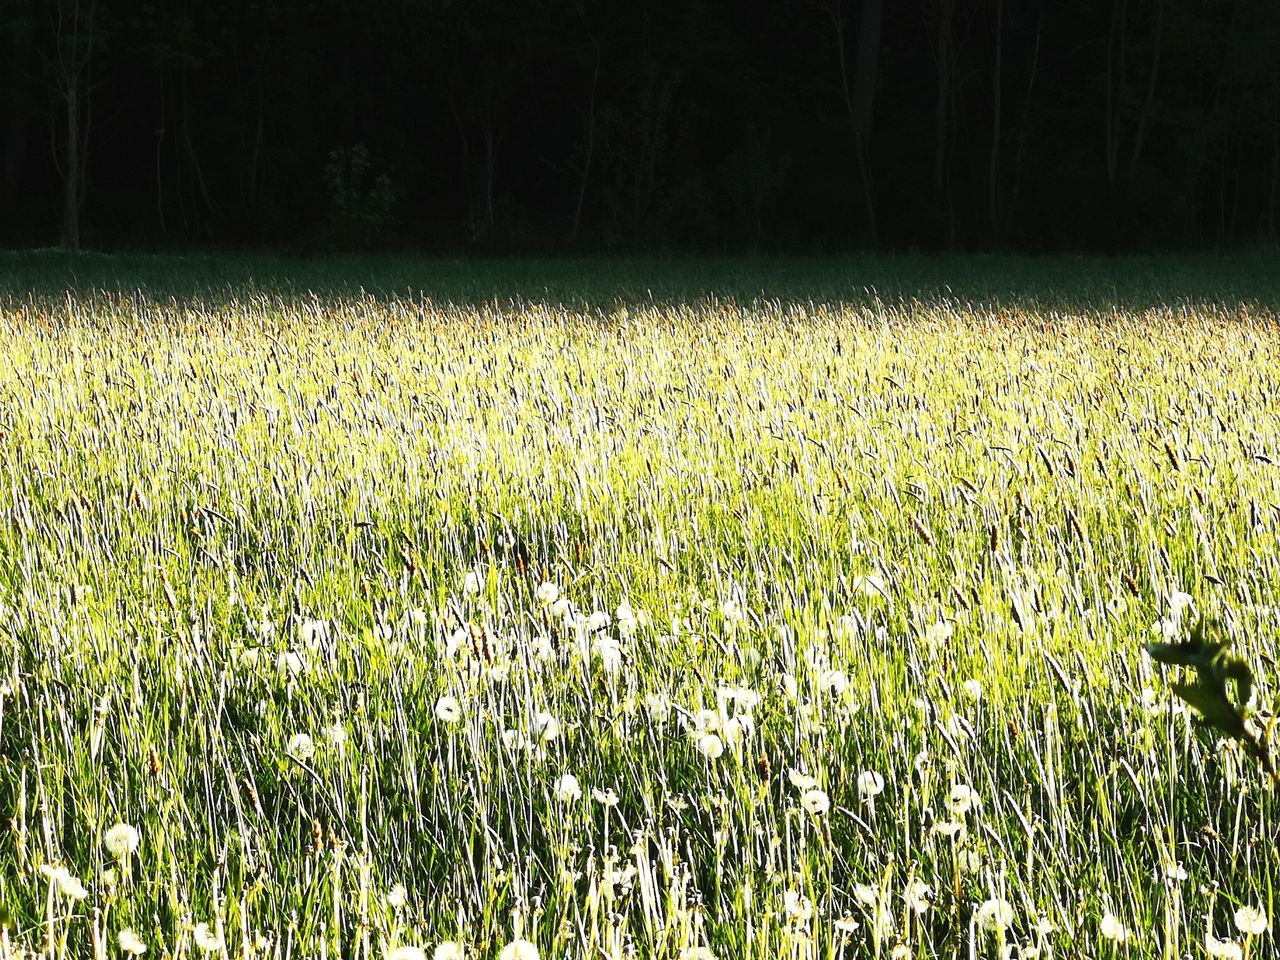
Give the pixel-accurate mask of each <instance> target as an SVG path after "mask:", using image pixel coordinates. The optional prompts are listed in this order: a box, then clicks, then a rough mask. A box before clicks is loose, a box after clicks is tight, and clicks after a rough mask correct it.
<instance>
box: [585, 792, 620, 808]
mask: <svg viewBox="0 0 1280 960" xmlns="http://www.w3.org/2000/svg"><path fill="white" fill-rule="evenodd" d="M591 799H592V800H594V801H595V802H596V803H598V804H600V806H602V807H616V806H617V805H618V794H617V792H616V791H614V790H598V789H597V790H592V791H591Z"/></svg>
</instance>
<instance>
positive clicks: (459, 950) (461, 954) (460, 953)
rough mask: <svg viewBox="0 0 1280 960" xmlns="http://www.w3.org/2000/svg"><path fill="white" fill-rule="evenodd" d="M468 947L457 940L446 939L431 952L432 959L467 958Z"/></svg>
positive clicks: (463, 959)
mask: <svg viewBox="0 0 1280 960" xmlns="http://www.w3.org/2000/svg"><path fill="white" fill-rule="evenodd" d="M466 956H467V948H466V947H464V946H463V945H462V944H461V943H460V942H459V941H457V940H446V941H445V942H444V943H441V944H438V945H437V946H436V948H435V950H433V951H432V952H431V960H465V958H466Z"/></svg>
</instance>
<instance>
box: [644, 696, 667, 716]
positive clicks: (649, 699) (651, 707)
mask: <svg viewBox="0 0 1280 960" xmlns="http://www.w3.org/2000/svg"><path fill="white" fill-rule="evenodd" d="M644 708H645V710H646V711H648V714H649V719H650V720H652V721H653V722H654V723H666V721H667V718H668V717H670V716H671V701H670V700H668V699H667V698H666V697H664V696H663V695H662V694H660V693H651V694H648V695H647V696H646V697H645V698H644Z"/></svg>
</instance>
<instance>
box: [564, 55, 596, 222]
mask: <svg viewBox="0 0 1280 960" xmlns="http://www.w3.org/2000/svg"><path fill="white" fill-rule="evenodd" d="M599 85H600V47H599V45H598V44H597V45H596V67H595V71H594V72H593V73H592V74H591V98H590V99H589V100H588V101H587V143H586V155H585V156H584V157H583V158H582V178H581V180H579V181H578V202H577V204H576V205H575V206H574V209H573V230H572V232H571V233H570V235H569V238H570V240H573V241H575V242H576V241H577V239H578V231H579V230H580V229H581V228H582V208H583V207H584V206H585V204H586V202H587V183H588V181H589V180H590V179H591V161H592V159H594V155H595V149H596V91H597V90H598V88H599Z"/></svg>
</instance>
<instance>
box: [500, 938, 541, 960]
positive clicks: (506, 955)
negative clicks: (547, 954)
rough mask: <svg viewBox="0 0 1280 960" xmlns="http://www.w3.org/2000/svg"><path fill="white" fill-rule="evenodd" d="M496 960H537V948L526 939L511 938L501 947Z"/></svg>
mask: <svg viewBox="0 0 1280 960" xmlns="http://www.w3.org/2000/svg"><path fill="white" fill-rule="evenodd" d="M498 960H539V956H538V948H537V947H536V946H534V945H533V944H532V943H530V942H529V941H528V940H512V941H511V942H510V943H508V944H507V945H506V946H505V947H503V948H502V953H500V954H498Z"/></svg>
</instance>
